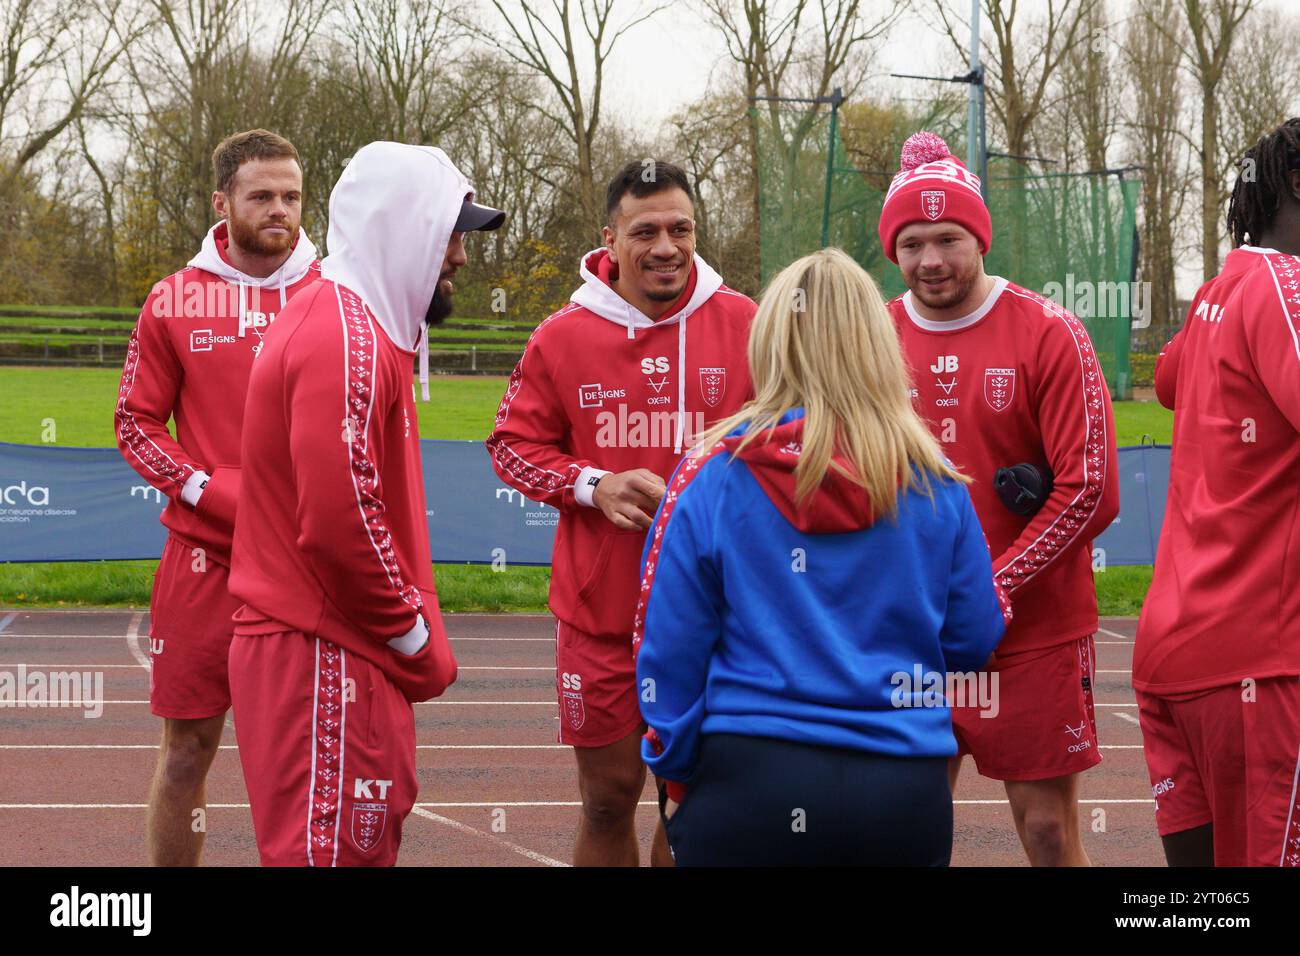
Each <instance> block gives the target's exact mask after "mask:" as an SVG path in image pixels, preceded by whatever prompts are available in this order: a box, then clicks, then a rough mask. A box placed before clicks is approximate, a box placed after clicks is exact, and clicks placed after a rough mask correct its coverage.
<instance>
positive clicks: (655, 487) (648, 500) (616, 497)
mask: <svg viewBox="0 0 1300 956" xmlns="http://www.w3.org/2000/svg"><path fill="white" fill-rule="evenodd" d="M663 496H664V480H663V479H662V478H660V477H659V476H658V475H656V474H655V473H654V472H653V471H649V470H647V469H645V468H633V469H632V470H631V471H620V472H619V473H618V474H615V475H605V476H604V477H603V478H601V479H600V482H599V483H598V484H597V485H596V490H595V492H594V493H593V494H592V496H591V500H592V502H593V503H594V504H595V505H596V507H597V508H599V509H600V510H601V511H602V512H604V515H605V517H606V518H608V519H609V520H610V521H612V522H613V523H614V527H616V528H618V529H619V530H621V531H636V530H637V529H638V528H640V529H644V528H648V527H650V522H652V521H653V520H654V515H655V509H656V508H658V507H659V500H660V499H661V498H663Z"/></svg>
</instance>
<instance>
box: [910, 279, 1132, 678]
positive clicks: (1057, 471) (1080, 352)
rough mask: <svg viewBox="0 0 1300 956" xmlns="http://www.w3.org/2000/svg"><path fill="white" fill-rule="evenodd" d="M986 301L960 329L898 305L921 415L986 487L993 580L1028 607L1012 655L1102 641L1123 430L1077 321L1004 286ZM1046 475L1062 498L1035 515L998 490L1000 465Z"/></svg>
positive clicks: (975, 495) (984, 514)
mask: <svg viewBox="0 0 1300 956" xmlns="http://www.w3.org/2000/svg"><path fill="white" fill-rule="evenodd" d="M994 279H995V281H994V285H993V289H992V291H991V292H990V293H989V296H988V298H987V299H986V300H985V302H984V303H983V304H982V305H981V306H980V307H979V308H978V309H976V310H975V311H974V312H973V313H971V314H970V315H968V316H965V317H963V318H960V319H956V320H953V321H951V322H934V321H931V320H929V319H926V318H925V317H923V316H922V315H920V314H919V313H918V312H917V311H916V308H915V306H914V305H913V304H912V294H911V293H910V292H909V293H907V294H905V295H904V296H902V297H901V298H898V299H895V300H894V301H893V302H891V303H890V305H889V307H890V311H891V312H892V313H893V315H894V321H895V324H896V325H897V327H898V333H899V339H900V340H901V343H902V346H903V354H904V355H905V356H906V358H907V360H908V362H909V364H910V365H911V367H912V380H913V384H914V385H915V386H916V388H915V391H914V393H913V398H912V401H913V404H914V405H915V407H916V410H917V413H918V414H919V415H920V416H921V417H922V418H924V419H926V421H927V422H928V423H929V425H930V430H931V431H932V432H933V433H934V435H935V437H936V438H938V439H939V441H940V442H942V443H943V445H944V450H945V451H946V452H947V454H948V457H949V458H950V459H951V460H952V461H953V463H954V464H956V465H957V467H958V468H960V469H961V470H962V471H963V472H964V473H965V474H967V475H969V476H970V477H971V478H972V479H974V480H973V482H972V483H971V485H970V486H969V488H970V496H971V500H972V501H973V502H974V503H975V513H976V514H977V515H979V519H980V524H981V525H982V526H983V528H984V533H985V535H986V536H987V537H988V542H989V550H990V551H991V552H992V554H993V573H994V576H995V577H996V579H997V582H998V584H999V585H1001V587H1002V588H1003V589H1004V590H1005V591H1006V593H1007V595H1008V596H1009V597H1010V599H1011V603H1012V606H1013V607H1014V609H1015V618H1014V620H1012V622H1011V623H1010V625H1009V626H1008V627H1007V632H1006V635H1005V636H1004V637H1003V638H1002V643H1001V644H999V645H998V653H999V654H1013V653H1017V652H1021V651H1029V650H1037V649H1040V648H1046V647H1053V646H1056V645H1058V644H1065V643H1068V642H1070V641H1073V640H1076V639H1077V638H1080V637H1084V636H1087V635H1090V634H1092V633H1094V632H1095V631H1096V630H1097V592H1096V587H1095V585H1094V582H1093V577H1092V553H1091V541H1092V539H1093V538H1094V537H1096V536H1097V535H1099V534H1101V532H1102V531H1104V530H1105V529H1106V526H1107V525H1109V524H1110V523H1111V521H1112V520H1114V518H1115V515H1116V514H1118V512H1119V478H1118V475H1117V473H1116V453H1115V419H1114V411H1113V410H1112V408H1111V404H1110V394H1109V392H1108V391H1107V390H1106V380H1105V378H1104V377H1103V376H1102V371H1101V366H1100V364H1099V363H1098V361H1097V355H1096V353H1095V352H1094V351H1093V349H1092V342H1091V340H1090V339H1089V338H1088V333H1087V331H1086V330H1085V329H1084V327H1083V323H1082V322H1080V321H1079V320H1078V319H1077V318H1076V317H1075V316H1073V315H1071V314H1070V313H1069V312H1067V311H1065V310H1064V309H1062V308H1061V307H1060V306H1059V305H1057V304H1056V303H1054V302H1052V301H1050V300H1048V299H1044V298H1043V297H1042V296H1040V295H1038V294H1037V293H1034V292H1031V291H1029V290H1028V289H1024V288H1021V287H1020V286H1018V285H1015V284H1014V283H1011V282H1008V281H1007V280H1006V279H1001V278H997V277H994ZM1021 462H1029V463H1030V464H1033V465H1037V466H1040V467H1041V466H1044V465H1046V466H1047V467H1048V468H1050V469H1051V471H1052V474H1053V476H1054V480H1055V483H1054V487H1053V489H1052V493H1051V494H1050V495H1049V496H1048V498H1047V500H1046V501H1045V502H1044V503H1043V506H1042V508H1040V509H1039V511H1038V512H1037V513H1036V514H1035V515H1033V517H1031V518H1024V517H1021V516H1019V515H1016V514H1014V513H1013V512H1011V511H1010V510H1009V509H1008V508H1007V507H1006V506H1005V505H1003V504H1002V501H1001V499H1000V498H999V497H998V495H997V493H996V492H995V491H994V490H993V476H994V474H995V473H996V472H997V470H998V469H999V468H1002V467H1007V466H1011V465H1015V464H1019V463H1021Z"/></svg>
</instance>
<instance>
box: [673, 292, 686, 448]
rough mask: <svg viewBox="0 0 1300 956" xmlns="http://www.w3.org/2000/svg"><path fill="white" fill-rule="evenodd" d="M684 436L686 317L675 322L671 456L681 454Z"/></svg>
mask: <svg viewBox="0 0 1300 956" xmlns="http://www.w3.org/2000/svg"><path fill="white" fill-rule="evenodd" d="M685 434H686V316H684V315H683V316H682V317H681V318H680V319H678V320H677V443H676V445H674V447H673V454H674V455H680V454H681V453H682V443H683V442H684V441H685Z"/></svg>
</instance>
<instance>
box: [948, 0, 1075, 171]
mask: <svg viewBox="0 0 1300 956" xmlns="http://www.w3.org/2000/svg"><path fill="white" fill-rule="evenodd" d="M934 3H935V9H936V10H937V12H938V14H939V20H940V23H941V25H942V28H943V31H944V32H945V33H946V34H947V35H948V39H949V40H951V41H952V43H953V44H954V46H955V47H956V48H957V50H958V51H960V52H961V53H962V54H963V55H964V54H965V51H966V48H967V39H966V38H967V37H968V36H969V33H970V23H969V22H967V21H964V20H962V19H961V18H960V17H959V16H958V15H956V14H954V13H952V12H951V10H950V9H949V8H950V4H949V3H948V2H946V0H934ZM1096 3H1097V0H1046V4H1047V5H1046V9H1045V11H1043V15H1042V17H1041V18H1039V19H1035V20H1032V21H1031V20H1028V19H1027V18H1026V17H1024V16H1022V14H1023V12H1024V11H1023V10H1021V8H1020V4H1019V2H1018V0H984V6H983V11H984V22H985V23H987V24H988V28H989V29H990V30H991V31H992V33H993V44H992V46H991V48H989V49H988V52H987V60H988V63H989V69H988V71H987V72H988V75H989V79H990V80H991V82H989V83H988V85H987V90H988V97H989V105H990V106H991V107H992V110H993V115H994V116H995V117H996V119H997V121H998V123H999V125H1001V127H1002V131H1003V135H1004V136H1005V137H1006V151H1007V152H1008V153H1011V154H1012V155H1013V156H1023V155H1026V154H1027V153H1028V151H1029V144H1030V142H1031V136H1032V133H1033V128H1034V123H1035V121H1036V120H1037V119H1038V117H1039V116H1040V115H1041V113H1042V111H1043V109H1044V107H1045V105H1046V102H1047V98H1048V95H1049V92H1050V90H1051V88H1052V79H1053V77H1054V76H1055V74H1056V72H1057V70H1059V69H1060V68H1061V67H1062V66H1063V65H1064V64H1065V63H1066V58H1067V57H1068V56H1069V55H1070V54H1071V52H1072V51H1073V50H1074V48H1075V46H1076V44H1078V43H1079V42H1080V41H1081V40H1083V39H1086V38H1087V37H1088V24H1089V23H1090V22H1092V20H1091V18H1092V8H1093V6H1094V5H1095V4H1096ZM1039 9H1042V7H1041V4H1040V5H1039Z"/></svg>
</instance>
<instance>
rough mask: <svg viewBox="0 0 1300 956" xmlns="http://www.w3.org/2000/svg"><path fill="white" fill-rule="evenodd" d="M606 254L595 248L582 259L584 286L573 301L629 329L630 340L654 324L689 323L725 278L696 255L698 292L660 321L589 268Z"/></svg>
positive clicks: (581, 270) (576, 292)
mask: <svg viewBox="0 0 1300 956" xmlns="http://www.w3.org/2000/svg"><path fill="white" fill-rule="evenodd" d="M602 253H604V254H605V255H608V254H609V250H608V249H606V248H604V247H603V246H602V247H601V248H599V249H592V250H591V251H590V252H588V253H587V254H586V255H585V256H583V257H582V262H581V264H580V265H579V267H578V273H579V274H580V275H581V276H582V285H581V286H580V287H579V288H578V289H577V291H575V292H574V293H573V295H571V296H569V298H570V299H571V300H572V301H574V302H576V303H578V305H580V306H582V307H583V308H584V309H586V310H587V311H589V312H594V313H596V315H598V316H600V317H601V318H602V319H609V321H611V322H617V323H618V324H619V325H625V326H627V337H628V338H629V339H630V338H632V337H634V335H635V334H636V330H637V329H648V328H650V327H651V326H652V325H672V324H673V323H674V322H685V321H686V319H688V318H690V316H691V313H692V312H694V311H695V310H696V309H698V308H699V307H700V306H702V305H703V304H704V303H705V302H708V301H709V298H710V297H711V296H712V295H713V293H715V292H717V291H718V289H720V288H721V287H722V276H720V275H718V273H717V272H715V271H714V269H713V267H712V266H710V265H709V264H708V263H707V262H705V261H704V260H703V259H701V258H700V257H699V256H698V255H697V256H695V292H694V293H693V294H692V295H691V298H690V301H689V302H687V303H686V305H685V306H684V307H683V308H682V310H681V311H680V312H678V313H677V314H676V315H674V316H672V317H671V318H667V319H661V320H660V321H658V322H656V321H655V320H654V319H652V318H650V317H649V316H648V315H646V314H645V313H644V312H642V311H641V310H640V309H638V308H636V307H635V306H633V305H632V304H631V303H630V302H628V301H627V300H626V299H624V298H623V297H622V296H621V295H619V294H618V293H617V292H615V291H614V290H613V289H611V288H610V287H609V285H608V284H606V283H605V282H604V281H602V280H601V278H600V277H599V276H597V275H596V274H595V273H594V272H593V271H592V270H591V268H590V267H589V266H588V265H587V263H588V262H589V261H591V260H592V259H594V258H595V257H597V256H600V255H601V254H602Z"/></svg>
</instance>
